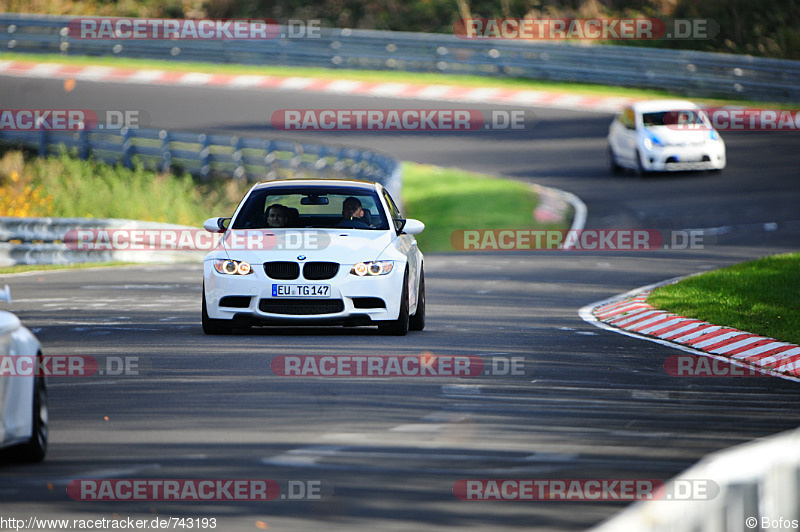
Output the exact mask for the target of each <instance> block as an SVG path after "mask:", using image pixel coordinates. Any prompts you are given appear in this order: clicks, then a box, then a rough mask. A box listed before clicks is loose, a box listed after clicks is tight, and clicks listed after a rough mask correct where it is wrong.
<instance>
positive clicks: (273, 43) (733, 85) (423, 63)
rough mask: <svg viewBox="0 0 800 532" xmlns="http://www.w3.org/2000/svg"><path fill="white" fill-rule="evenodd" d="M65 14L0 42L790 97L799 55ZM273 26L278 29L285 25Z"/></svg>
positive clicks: (11, 29) (9, 21)
mask: <svg viewBox="0 0 800 532" xmlns="http://www.w3.org/2000/svg"><path fill="white" fill-rule="evenodd" d="M70 20H71V19H70V17H57V16H35V15H25V14H10V13H5V14H0V49H4V50H9V51H16V52H30V53H57V54H63V55H90V56H113V57H130V58H147V59H167V60H183V61H204V62H213V63H238V64H257V65H283V66H294V65H296V66H303V67H323V68H331V69H342V68H348V69H369V70H396V71H413V72H439V73H443V74H475V75H484V76H494V77H498V76H501V77H517V78H531V79H546V80H553V81H568V82H580V83H601V84H607V85H617V86H625V87H641V88H654V89H664V90H669V91H673V92H676V93H679V94H685V95H687V96H702V97H732V98H740V99H751V100H763V101H780V102H800V61H790V60H782V59H769V58H757V57H751V56H744V55H732V54H718V53H709V52H696V51H683V50H681V51H679V50H665V49H655V48H645V47H631V46H610V45H589V46H586V45H579V44H565V43H541V42H523V41H501V40H469V39H460V38H457V37H455V36H452V35H439V34H427V33H410V32H409V33H406V32H390V31H371V30H351V29H339V28H321V29H320V32H319V36H318V38H311V37H304V38H275V39H271V40H258V41H246V40H180V41H176V40H163V39H162V40H122V39H119V40H111V39H107V40H80V39H75V38H73V37H71V36H70V34H69V29H68V28H67V23H68V22H69V21H70ZM281 34H286V35H288V34H289V33H288V32H287V31H286V28H285V27H281Z"/></svg>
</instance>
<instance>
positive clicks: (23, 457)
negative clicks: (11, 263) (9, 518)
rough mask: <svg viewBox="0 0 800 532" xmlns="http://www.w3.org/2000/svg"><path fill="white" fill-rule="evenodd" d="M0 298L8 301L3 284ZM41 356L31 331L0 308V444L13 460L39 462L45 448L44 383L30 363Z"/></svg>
mask: <svg viewBox="0 0 800 532" xmlns="http://www.w3.org/2000/svg"><path fill="white" fill-rule="evenodd" d="M0 301H7V302H9V303H10V302H11V294H10V292H9V290H8V287H7V286H6V287H5V289H4V290H0ZM41 356H42V349H41V345H40V344H39V341H38V340H37V339H36V337H35V336H34V335H33V333H32V332H31V331H29V330H28V329H27V328H25V327H23V326H22V324H21V323H20V321H19V318H17V317H16V316H15V315H14V314H12V313H10V312H6V311H3V310H0V367H1V368H2V371H0V448H3V449H4V451H3V454H4V455H6V454H9V455H10V457H11V458H12V459H14V460H16V461H22V462H41V461H42V460H44V456H45V453H46V452H47V423H48V420H47V386H46V382H45V377H44V376H41V375H40V376H37V375H36V371H35V370H33V367H32V365H33V363H34V361H35V360H36V359H37V358H39V359H40V358H41ZM21 357H25V360H22V359H21ZM20 362H21V363H20ZM19 368H22V371H20V372H19V373H18V372H17V369H19ZM29 370H30V371H29ZM28 373H30V374H28Z"/></svg>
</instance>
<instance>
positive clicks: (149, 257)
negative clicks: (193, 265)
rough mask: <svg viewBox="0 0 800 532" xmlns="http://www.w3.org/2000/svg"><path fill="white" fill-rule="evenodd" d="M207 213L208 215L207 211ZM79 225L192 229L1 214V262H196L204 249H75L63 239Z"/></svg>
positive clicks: (0, 263)
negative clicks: (17, 216)
mask: <svg viewBox="0 0 800 532" xmlns="http://www.w3.org/2000/svg"><path fill="white" fill-rule="evenodd" d="M209 216H211V215H210V214H209ZM79 229H105V230H109V231H113V230H115V229H127V230H136V229H172V230H178V229H191V228H190V227H187V226H184V225H175V224H163V223H156V222H142V221H138V220H123V219H115V218H13V217H0V266H13V265H16V264H72V263H78V262H112V261H122V262H198V261H200V260H202V259H203V255H205V253H206V252H204V251H177V250H175V251H170V250H153V251H124V250H102V249H85V250H83V249H76V246H72V247H70V246H68V245H67V244H65V243H64V240H65V239H66V237H67V233H68V232H69V231H75V230H79Z"/></svg>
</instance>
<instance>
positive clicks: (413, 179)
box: [403, 163, 570, 251]
mask: <svg viewBox="0 0 800 532" xmlns="http://www.w3.org/2000/svg"><path fill="white" fill-rule="evenodd" d="M403 201H404V203H405V210H406V215H407V216H408V217H410V218H418V219H420V220H422V221H423V222H425V231H424V232H423V233H422V234H420V235H419V236H418V237H417V240H418V241H419V245H420V248H421V249H422V250H423V251H453V247H452V245H451V244H450V235H451V234H452V233H453V231H456V230H458V229H522V228H537V229H568V228H569V223H570V220H564V221H563V222H562V223H560V224H552V225H535V222H534V220H533V210H534V209H535V208H536V205H537V204H538V201H539V198H538V195H537V194H536V193H535V192H534V191H533V190H532V189H531V187H530V186H529V185H526V184H524V183H520V182H518V181H512V180H510V179H496V178H491V177H490V176H486V175H483V174H475V173H470V172H464V171H462V170H457V169H453V168H440V167H437V166H430V165H421V164H414V163H403Z"/></svg>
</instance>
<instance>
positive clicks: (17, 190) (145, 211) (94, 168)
mask: <svg viewBox="0 0 800 532" xmlns="http://www.w3.org/2000/svg"><path fill="white" fill-rule="evenodd" d="M247 188H249V187H248V185H247V184H243V183H239V182H236V181H234V180H224V181H223V180H212V181H208V182H199V181H197V180H195V179H193V178H192V177H191V176H190V175H188V174H186V175H178V176H176V175H172V174H158V173H156V172H152V171H149V170H145V169H144V168H142V167H141V166H137V167H135V168H133V169H128V168H124V167H122V166H121V165H118V166H109V165H107V164H104V163H101V162H97V161H92V160H89V161H82V160H80V159H76V158H72V157H70V156H68V155H66V154H62V155H61V156H59V157H51V158H45V159H40V158H38V157H36V156H33V155H32V154H30V153H27V154H26V153H23V152H22V151H19V150H12V151H8V152H6V153H5V154H3V156H2V158H0V211H2V212H7V213H9V214H7V215H8V216H57V217H67V218H72V217H75V218H130V219H134V220H147V221H153V222H164V223H176V224H183V225H193V226H199V225H201V224H202V223H203V220H205V219H206V218H208V217H209V216H211V215H210V214H209V212H213V213H219V214H220V215H223V214H230V213H232V212H233V209H234V208H235V206H236V205H237V203H238V202H239V200H240V199H241V197H242V196H243V195H244V192H245V191H246V190H247Z"/></svg>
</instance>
